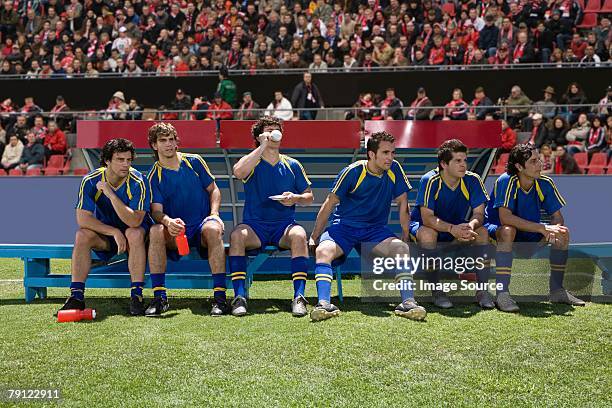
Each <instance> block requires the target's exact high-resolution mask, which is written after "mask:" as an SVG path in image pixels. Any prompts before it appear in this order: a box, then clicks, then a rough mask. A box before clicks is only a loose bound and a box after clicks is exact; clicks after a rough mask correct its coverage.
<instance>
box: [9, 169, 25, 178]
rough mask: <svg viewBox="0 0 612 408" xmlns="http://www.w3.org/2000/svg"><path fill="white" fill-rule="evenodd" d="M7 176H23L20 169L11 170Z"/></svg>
mask: <svg viewBox="0 0 612 408" xmlns="http://www.w3.org/2000/svg"><path fill="white" fill-rule="evenodd" d="M9 176H23V171H21V169H20V168H15V169H11V171H9Z"/></svg>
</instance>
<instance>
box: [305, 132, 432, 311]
mask: <svg viewBox="0 0 612 408" xmlns="http://www.w3.org/2000/svg"><path fill="white" fill-rule="evenodd" d="M394 143H395V138H394V137H393V136H392V135H390V134H389V133H386V132H377V133H374V134H373V135H372V136H371V137H370V138H369V139H368V141H367V146H366V150H367V151H366V153H367V157H368V159H367V160H359V161H357V162H355V163H353V164H351V165H349V166H347V167H345V168H344V169H342V170H341V171H340V173H338V176H337V177H336V180H335V182H334V184H333V186H332V188H331V190H330V193H329V194H328V196H327V198H326V200H325V202H324V203H323V205H322V206H321V209H320V210H319V213H318V214H317V220H316V222H315V226H314V229H313V231H312V234H311V237H310V242H309V243H310V245H311V246H315V245H317V244H318V245H317V247H316V269H315V280H316V285H317V294H318V298H319V299H318V303H317V305H316V306H315V308H314V309H313V311H312V312H311V314H310V318H311V319H312V320H313V321H319V320H325V319H329V318H331V317H335V316H338V315H339V314H340V310H339V309H338V308H337V307H336V306H335V305H333V304H332V303H331V302H330V292H331V282H332V262H333V261H334V260H337V262H338V263H341V262H343V261H344V260H345V258H346V257H347V256H348V255H349V253H350V252H351V250H352V249H353V248H355V247H357V250H359V251H360V250H361V248H360V247H359V244H361V243H374V244H376V246H375V247H374V248H373V251H374V253H376V254H377V255H380V256H384V257H387V256H396V255H400V256H404V255H408V252H409V251H408V245H407V244H406V241H407V240H408V239H409V231H408V225H409V220H410V209H409V206H408V191H409V190H410V188H411V186H410V183H409V182H408V179H407V178H406V174H405V173H404V170H403V169H402V167H401V165H400V164H399V163H398V162H397V161H395V160H394V158H395V146H394ZM392 200H395V201H396V202H397V203H398V206H399V210H398V211H399V217H400V223H401V226H402V240H399V239H398V238H397V237H396V236H395V235H394V234H393V232H391V230H390V229H389V228H388V227H387V221H388V220H389V213H390V211H391V201H392ZM334 209H335V211H334ZM332 212H333V215H332V219H331V225H330V226H329V227H328V228H327V229H326V230H325V231H323V230H324V229H325V226H326V225H327V223H328V220H329V218H330V215H331V214H332ZM398 272H399V273H398V274H397V275H396V281H397V282H398V283H400V284H401V285H402V286H403V288H404V289H402V290H400V294H401V296H402V303H400V304H399V305H398V306H397V307H396V309H395V313H396V314H397V315H399V316H402V317H406V318H409V319H413V320H423V319H424V318H425V316H426V314H427V312H426V311H425V309H424V308H423V307H422V306H419V305H418V304H417V303H416V301H415V300H414V294H413V290H412V287H411V284H412V282H410V278H411V274H410V271H407V270H404V271H398Z"/></svg>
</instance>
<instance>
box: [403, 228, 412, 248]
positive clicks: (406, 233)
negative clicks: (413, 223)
mask: <svg viewBox="0 0 612 408" xmlns="http://www.w3.org/2000/svg"><path fill="white" fill-rule="evenodd" d="M402 241H404V242H405V243H407V244H408V243H410V230H407V229H406V230H405V229H402Z"/></svg>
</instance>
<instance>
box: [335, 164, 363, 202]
mask: <svg viewBox="0 0 612 408" xmlns="http://www.w3.org/2000/svg"><path fill="white" fill-rule="evenodd" d="M363 162H365V160H359V161H356V162H355V163H353V164H350V165H349V166H348V167H347V168H346V169H345V170H344V171H343V172H342V174H340V178H339V179H338V181H337V182H336V185H335V186H334V187H333V188H332V193H334V194H335V193H336V191H338V189H339V188H340V185H341V184H342V182H343V181H344V179H345V178H346V175H347V174H349V172H350V171H351V170H353V169H354V168H355V167H357V166H360V165H363Z"/></svg>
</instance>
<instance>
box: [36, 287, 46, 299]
mask: <svg viewBox="0 0 612 408" xmlns="http://www.w3.org/2000/svg"><path fill="white" fill-rule="evenodd" d="M36 294H37V295H38V297H39V298H40V299H46V298H47V288H36Z"/></svg>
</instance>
